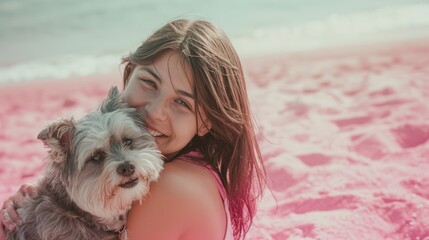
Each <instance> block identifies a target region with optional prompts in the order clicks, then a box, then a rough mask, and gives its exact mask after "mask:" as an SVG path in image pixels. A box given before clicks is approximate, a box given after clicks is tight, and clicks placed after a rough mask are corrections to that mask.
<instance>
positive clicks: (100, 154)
mask: <svg viewBox="0 0 429 240" xmlns="http://www.w3.org/2000/svg"><path fill="white" fill-rule="evenodd" d="M104 158H105V154H104V152H102V151H98V152H95V153H94V154H93V155H92V157H91V160H92V161H94V162H100V161H103V160H104Z"/></svg>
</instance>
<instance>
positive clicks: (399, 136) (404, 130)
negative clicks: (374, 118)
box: [391, 124, 429, 148]
mask: <svg viewBox="0 0 429 240" xmlns="http://www.w3.org/2000/svg"><path fill="white" fill-rule="evenodd" d="M391 132H392V134H393V135H394V136H395V138H396V141H397V142H398V144H399V145H400V146H401V147H402V148H413V147H417V146H419V145H422V144H424V143H425V142H426V141H427V140H428V139H429V126H414V125H408V124H407V125H403V126H400V127H398V128H395V129H392V130H391Z"/></svg>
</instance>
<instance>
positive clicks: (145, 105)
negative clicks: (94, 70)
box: [123, 51, 208, 159]
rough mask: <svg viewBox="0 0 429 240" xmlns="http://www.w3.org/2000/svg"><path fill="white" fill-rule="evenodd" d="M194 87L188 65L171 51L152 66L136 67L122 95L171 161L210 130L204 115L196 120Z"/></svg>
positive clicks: (158, 58)
mask: <svg viewBox="0 0 429 240" xmlns="http://www.w3.org/2000/svg"><path fill="white" fill-rule="evenodd" d="M192 84H193V78H192V74H191V70H190V66H189V64H188V63H187V62H186V61H184V60H183V58H182V57H181V56H180V55H179V54H178V53H177V52H174V51H168V52H166V53H164V54H162V55H161V56H159V57H157V58H156V59H155V60H154V61H153V63H152V64H148V65H138V66H136V68H135V69H134V71H133V72H132V73H131V76H130V79H129V81H128V84H127V85H126V87H125V90H124V93H123V94H124V100H125V101H126V102H127V103H128V105H129V106H130V107H133V108H136V109H137V111H138V112H139V113H140V114H141V116H142V117H143V119H144V120H145V122H146V124H147V127H148V129H149V131H150V133H151V134H152V135H153V136H154V137H155V139H156V142H157V145H158V148H159V149H160V151H161V153H162V154H163V155H164V156H166V157H167V158H168V159H169V158H171V157H173V156H174V155H175V154H176V153H177V152H178V151H180V150H181V149H182V148H184V147H185V146H186V145H187V144H188V143H189V142H190V141H191V139H192V138H193V137H194V136H195V135H196V134H197V133H198V134H199V135H200V136H202V135H204V134H205V133H207V131H208V130H207V129H206V128H205V127H204V124H203V121H202V120H206V119H205V117H204V116H202V118H203V119H201V118H200V119H199V120H198V121H197V118H196V116H197V115H196V113H195V109H196V108H195V104H196V103H195V99H194V93H193V91H192V89H193V88H192ZM200 112H201V113H202V111H200ZM198 116H200V115H199V114H198ZM197 122H198V126H197ZM197 129H200V130H199V131H197Z"/></svg>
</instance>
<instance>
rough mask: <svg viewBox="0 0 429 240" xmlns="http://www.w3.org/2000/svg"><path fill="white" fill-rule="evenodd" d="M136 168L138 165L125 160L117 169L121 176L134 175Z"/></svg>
mask: <svg viewBox="0 0 429 240" xmlns="http://www.w3.org/2000/svg"><path fill="white" fill-rule="evenodd" d="M135 170H136V167H135V166H134V165H133V164H131V163H129V162H124V163H122V164H121V165H119V166H118V168H117V169H116V172H117V173H118V174H119V175H121V176H124V177H129V176H131V175H133V173H134V172H135Z"/></svg>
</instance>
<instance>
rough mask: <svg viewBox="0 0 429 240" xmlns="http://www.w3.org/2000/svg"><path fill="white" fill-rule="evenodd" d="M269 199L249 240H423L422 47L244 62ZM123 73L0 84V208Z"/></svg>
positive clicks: (428, 88) (426, 89)
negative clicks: (48, 128) (54, 124)
mask: <svg viewBox="0 0 429 240" xmlns="http://www.w3.org/2000/svg"><path fill="white" fill-rule="evenodd" d="M244 66H245V70H246V75H247V76H248V80H249V84H248V88H249V93H250V97H251V102H252V105H253V111H254V113H255V115H256V119H257V121H258V123H259V126H260V129H261V132H262V134H260V135H259V139H260V141H261V146H262V152H263V155H264V157H265V160H266V165H267V171H268V175H269V178H270V180H269V183H270V186H271V192H269V191H267V193H266V195H265V198H264V199H263V201H262V202H261V204H260V205H259V212H258V214H257V217H256V219H255V223H254V226H253V227H252V229H251V231H250V233H249V235H248V239H279V240H280V239H294V240H295V239H356V240H361V239H365V240H379V239H392V240H404V239H413V240H414V239H415V240H417V239H429V174H428V171H429V143H428V141H427V140H428V139H429V122H428V119H429V104H428V100H429V41H420V42H419V41H417V42H407V43H404V44H395V45H393V44H391V45H385V46H372V47H361V48H356V49H352V48H348V49H336V50H335V51H323V52H322V51H321V52H312V53H305V54H304V53H303V54H293V55H292V54H291V55H286V56H267V57H258V58H253V59H250V58H249V59H245V61H244ZM118 79H120V75H119V73H115V74H112V75H110V76H89V77H86V78H71V79H69V80H67V81H62V82H55V83H49V82H39V83H31V84H21V85H13V86H2V87H1V89H0V101H1V102H2V104H1V105H0V146H1V148H0V166H1V167H0V202H2V201H3V200H4V199H6V197H7V196H9V195H11V194H12V193H13V192H15V191H16V190H17V189H18V187H19V186H20V185H21V184H23V183H26V182H29V181H32V180H34V179H35V178H36V177H37V176H38V174H40V172H41V169H42V167H43V163H44V162H43V158H44V157H45V156H46V149H44V148H43V145H42V143H41V142H39V141H38V140H37V139H36V136H37V134H38V132H39V131H40V130H41V129H42V128H43V126H44V124H45V123H46V122H47V121H48V120H51V119H54V118H57V117H61V116H71V115H73V116H76V117H78V116H80V115H82V114H83V113H85V112H86V111H89V110H91V109H93V108H95V107H96V106H97V105H98V103H99V101H100V100H101V99H102V98H103V97H104V96H105V94H106V92H107V91H108V89H109V88H110V86H111V85H114V84H115V85H120V81H119V80H118Z"/></svg>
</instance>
